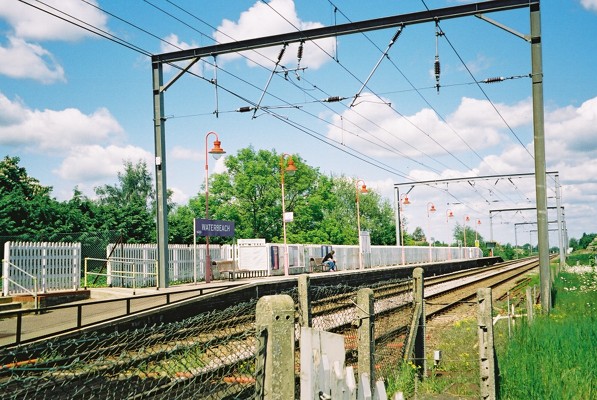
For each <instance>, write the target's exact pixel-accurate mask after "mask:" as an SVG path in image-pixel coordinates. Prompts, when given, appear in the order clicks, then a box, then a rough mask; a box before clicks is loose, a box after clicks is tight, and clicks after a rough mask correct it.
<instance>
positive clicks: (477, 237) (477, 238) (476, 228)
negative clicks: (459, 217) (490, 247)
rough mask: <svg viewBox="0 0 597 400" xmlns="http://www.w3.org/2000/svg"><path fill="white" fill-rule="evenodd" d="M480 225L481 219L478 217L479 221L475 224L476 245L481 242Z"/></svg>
mask: <svg viewBox="0 0 597 400" xmlns="http://www.w3.org/2000/svg"><path fill="white" fill-rule="evenodd" d="M479 225H481V220H480V219H477V223H476V225H475V246H477V243H478V242H479V232H478V230H479ZM477 247H478V246H477Z"/></svg>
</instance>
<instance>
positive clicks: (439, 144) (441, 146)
mask: <svg viewBox="0 0 597 400" xmlns="http://www.w3.org/2000/svg"><path fill="white" fill-rule="evenodd" d="M261 1H262V2H263V3H264V4H266V5H267V6H268V7H269V8H270V9H272V10H273V11H274V12H275V13H276V14H278V15H279V16H280V17H281V18H282V19H284V20H285V21H286V22H287V23H289V24H290V25H291V26H292V27H293V28H294V29H295V30H296V31H297V32H301V29H300V28H299V27H297V26H296V25H295V24H294V23H293V22H292V21H290V20H288V18H286V17H285V16H284V15H282V14H280V12H279V11H277V10H276V9H275V8H273V7H272V6H271V4H269V3H267V2H265V0H261ZM313 44H315V45H316V46H317V47H318V48H319V49H320V50H321V51H323V52H324V53H325V54H326V55H327V56H328V57H330V58H331V59H333V60H335V58H334V57H333V56H332V55H330V54H329V53H328V52H327V51H326V50H325V49H323V48H322V47H321V46H319V45H318V44H317V43H316V42H315V41H313ZM335 61H336V63H337V64H338V65H339V66H340V67H341V68H342V69H343V70H344V71H345V72H346V73H348V74H349V75H350V76H352V77H353V78H354V79H355V80H356V81H357V82H359V83H361V84H363V83H364V82H362V81H361V80H360V79H359V78H358V77H357V76H356V75H355V74H354V73H353V72H352V71H350V69H349V68H347V67H346V66H345V65H343V64H342V63H341V62H340V61H338V60H335ZM368 89H369V90H371V89H370V88H368ZM371 92H372V93H373V94H374V95H376V96H377V97H378V98H379V99H380V100H381V101H382V102H383V103H385V104H386V105H387V106H388V107H389V108H390V109H391V110H392V111H394V112H395V113H396V114H397V115H398V116H400V117H401V118H402V119H403V120H404V121H406V122H407V123H408V124H409V125H411V126H412V127H413V128H415V129H416V130H418V131H419V132H421V133H423V134H424V135H425V136H427V138H428V139H430V140H431V141H432V142H434V143H435V144H436V145H437V146H439V147H440V148H441V149H442V150H444V151H445V152H446V153H448V154H449V155H451V156H452V158H453V159H454V160H456V162H458V163H459V164H461V165H463V166H464V167H465V168H467V169H472V168H471V167H470V166H468V165H467V164H466V163H464V161H462V160H461V159H460V158H458V157H456V156H455V155H454V154H453V153H452V152H450V151H449V150H448V149H447V148H446V147H445V146H444V145H442V144H441V143H440V142H438V141H437V140H436V139H434V138H433V137H431V135H430V134H429V133H427V132H426V131H425V130H423V129H422V128H421V127H419V126H418V125H417V124H415V123H414V122H412V120H411V119H410V118H407V117H406V116H405V115H403V114H402V113H400V112H399V111H398V110H397V109H396V108H394V107H393V106H392V105H391V104H388V103H387V102H386V101H385V100H384V99H383V98H382V97H381V96H379V95H377V94H376V93H375V91H373V90H371Z"/></svg>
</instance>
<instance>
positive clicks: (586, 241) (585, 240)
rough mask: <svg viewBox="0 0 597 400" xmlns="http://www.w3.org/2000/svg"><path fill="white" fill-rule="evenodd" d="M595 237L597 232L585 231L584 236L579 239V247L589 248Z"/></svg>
mask: <svg viewBox="0 0 597 400" xmlns="http://www.w3.org/2000/svg"><path fill="white" fill-rule="evenodd" d="M595 237H597V233H590V234H586V233H583V234H582V237H581V238H580V239H579V240H578V247H579V248H580V249H587V248H588V247H589V245H590V244H591V243H592V242H593V240H595Z"/></svg>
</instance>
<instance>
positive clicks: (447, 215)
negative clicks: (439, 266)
mask: <svg viewBox="0 0 597 400" xmlns="http://www.w3.org/2000/svg"><path fill="white" fill-rule="evenodd" d="M450 218H454V212H453V211H452V210H450V209H449V208H448V209H447V210H446V226H447V227H448V247H452V243H451V240H450V225H448V223H449V221H450Z"/></svg>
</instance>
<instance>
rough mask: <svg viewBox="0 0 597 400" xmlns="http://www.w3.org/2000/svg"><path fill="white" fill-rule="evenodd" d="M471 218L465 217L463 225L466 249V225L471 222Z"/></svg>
mask: <svg viewBox="0 0 597 400" xmlns="http://www.w3.org/2000/svg"><path fill="white" fill-rule="evenodd" d="M470 220H471V218H470V217H469V216H468V215H465V216H464V223H463V224H462V233H463V236H464V237H463V238H464V247H466V223H467V222H468V221H470Z"/></svg>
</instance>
